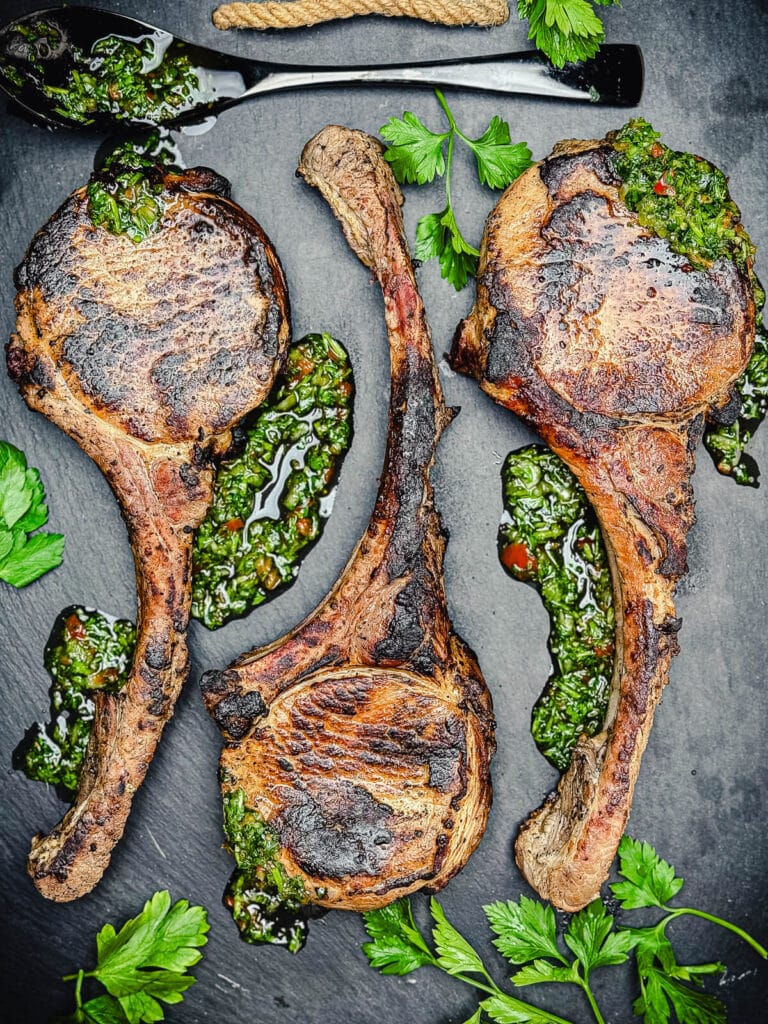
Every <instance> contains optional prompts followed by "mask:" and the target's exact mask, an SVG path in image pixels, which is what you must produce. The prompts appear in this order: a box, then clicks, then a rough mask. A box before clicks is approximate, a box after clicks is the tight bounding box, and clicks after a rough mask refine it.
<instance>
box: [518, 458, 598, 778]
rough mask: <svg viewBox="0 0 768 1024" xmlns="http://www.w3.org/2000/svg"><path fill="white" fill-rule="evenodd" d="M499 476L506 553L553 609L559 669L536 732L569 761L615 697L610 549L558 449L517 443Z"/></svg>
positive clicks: (552, 642)
mask: <svg viewBox="0 0 768 1024" xmlns="http://www.w3.org/2000/svg"><path fill="white" fill-rule="evenodd" d="M501 481H502V493H503V499H504V515H503V518H502V521H501V525H500V526H499V558H500V559H501V562H502V564H503V565H504V567H505V568H506V570H507V571H508V572H509V573H510V575H512V576H513V577H514V578H515V579H518V580H523V581H524V582H526V583H531V584H532V585H533V586H534V587H535V588H536V589H537V590H538V591H539V593H540V594H541V598H542V600H543V602H544V606H545V608H546V609H547V611H548V612H549V615H550V618H551V632H550V638H549V649H550V652H551V654H552V659H553V662H554V668H555V671H554V674H553V675H552V676H551V677H550V679H549V681H548V683H547V686H546V689H545V690H544V693H543V694H542V696H541V697H540V698H539V700H538V702H537V703H536V706H535V708H534V710H533V718H532V724H531V732H532V734H533V738H534V740H535V741H536V744H537V745H538V747H539V749H540V750H541V752H542V753H543V754H544V756H545V757H546V758H547V759H548V760H549V761H551V762H552V764H554V765H555V766H556V767H557V768H559V769H561V770H564V769H565V768H567V767H568V764H569V763H570V759H571V752H572V750H573V747H574V745H575V743H576V741H577V740H578V738H579V736H581V734H582V733H585V732H586V733H588V734H589V735H590V736H594V735H595V733H596V732H599V730H600V729H601V728H602V725H603V721H604V719H605V713H606V709H607V706H608V695H609V690H610V683H611V677H612V674H613V656H614V639H615V629H616V620H615V616H614V609H613V594H612V590H611V573H610V568H609V565H608V558H607V555H606V552H605V548H604V546H603V542H602V538H601V535H600V528H599V526H598V524H597V520H596V518H595V514H594V512H593V511H592V507H591V506H590V504H589V502H588V500H587V497H586V495H585V493H584V491H583V490H582V488H581V486H580V485H579V483H578V482H577V480H576V478H575V477H574V476H573V474H572V473H571V471H570V470H569V469H568V467H567V466H566V465H565V463H563V462H562V461H561V459H559V458H558V457H557V455H555V454H554V452H551V451H550V450H549V449H548V448H544V447H542V446H540V445H528V446H527V447H525V448H521V449H520V450H519V451H515V452H510V454H509V455H508V456H507V458H506V459H505V461H504V465H503V467H502V470H501Z"/></svg>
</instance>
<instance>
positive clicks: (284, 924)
mask: <svg viewBox="0 0 768 1024" xmlns="http://www.w3.org/2000/svg"><path fill="white" fill-rule="evenodd" d="M223 803H224V834H225V835H226V837H227V849H228V850H229V852H230V853H231V854H232V856H233V857H234V858H235V863H236V864H237V867H236V868H235V870H234V872H233V874H232V877H231V878H230V880H229V884H228V885H227V889H226V892H225V893H224V904H225V906H227V907H228V908H229V909H230V911H231V913H232V917H233V919H234V921H235V924H236V925H237V927H238V928H239V929H240V937H241V938H242V939H243V940H244V941H245V942H252V943H270V944H272V945H279V946H287V948H288V949H289V950H290V952H291V953H298V951H299V950H300V949H301V948H302V947H303V945H304V943H305V942H306V941H307V929H308V925H307V921H306V915H305V913H304V905H305V904H306V902H307V892H306V889H305V888H304V883H303V881H302V879H301V878H299V877H291V876H290V875H289V874H288V873H287V871H286V870H285V868H284V867H283V865H282V864H281V863H280V861H279V860H278V859H277V858H278V853H279V852H280V839H279V837H278V835H277V833H276V832H275V830H274V829H273V828H270V826H269V825H268V824H267V823H266V822H265V821H264V819H263V818H262V817H261V815H260V814H259V813H258V811H256V810H255V809H254V808H252V807H248V806H246V803H245V792H244V791H243V790H242V789H237V790H234V791H233V792H230V793H226V794H225V796H224V801H223Z"/></svg>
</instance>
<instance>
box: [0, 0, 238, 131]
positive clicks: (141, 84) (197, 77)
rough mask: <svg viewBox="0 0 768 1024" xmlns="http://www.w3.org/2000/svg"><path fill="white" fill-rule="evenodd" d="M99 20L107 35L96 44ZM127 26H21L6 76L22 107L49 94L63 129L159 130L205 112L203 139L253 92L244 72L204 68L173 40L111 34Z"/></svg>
mask: <svg viewBox="0 0 768 1024" xmlns="http://www.w3.org/2000/svg"><path fill="white" fill-rule="evenodd" d="M99 17H102V18H104V20H105V34H104V36H102V37H101V38H99V39H97V40H96V41H95V42H93V41H92V40H93V36H94V24H93V22H94V18H96V19H98V18H99ZM119 23H120V19H119V16H115V15H111V14H106V13H102V12H98V11H93V12H90V11H89V12H88V14H87V17H85V16H83V17H82V19H80V18H77V17H72V16H71V15H70V18H69V23H68V24H69V27H68V29H67V30H64V29H63V28H61V27H60V26H59V25H58V24H57V22H56V19H55V17H49V18H40V19H38V20H35V19H34V18H27V19H22V21H19V22H15V23H13V24H11V25H9V26H8V27H7V28H6V29H5V31H4V33H3V35H2V38H1V39H0V46H1V47H2V48H1V49H0V75H2V77H3V79H4V81H5V85H6V87H7V88H8V89H9V91H10V92H11V93H12V94H14V95H15V96H17V98H18V99H19V100H20V102H22V103H24V102H25V99H30V100H31V99H32V95H33V94H35V93H37V94H42V95H43V96H45V98H46V99H47V100H48V102H49V103H50V105H51V110H52V112H53V113H54V114H55V115H56V116H57V117H58V118H59V119H60V120H62V121H63V122H65V123H66V122H67V121H69V122H72V123H73V124H77V125H88V126H91V125H92V126H94V127H99V125H100V124H104V123H105V121H107V120H108V121H109V122H110V123H111V122H113V121H114V120H126V121H128V120H130V121H133V122H144V123H147V124H159V123H162V122H167V121H169V120H172V119H173V118H176V117H178V116H179V115H181V114H185V115H190V116H191V117H192V116H193V115H192V112H193V111H195V110H198V109H199V113H200V125H198V128H197V131H198V133H199V131H200V130H202V131H206V130H207V129H208V128H210V127H211V126H212V125H213V123H214V122H215V118H214V117H212V116H210V115H209V114H208V109H209V107H210V106H211V104H213V103H215V102H216V101H218V100H221V99H227V98H234V97H236V96H239V95H241V93H243V92H244V91H245V88H246V86H245V82H244V80H243V77H242V75H241V74H240V73H239V71H237V70H235V69H234V68H231V67H226V66H221V67H213V66H210V65H205V64H201V63H197V62H196V51H195V48H194V47H191V46H189V45H188V44H186V43H184V42H183V41H181V40H177V39H174V37H173V36H172V35H170V33H168V32H164V31H162V30H159V29H157V30H154V31H152V32H146V33H143V34H141V35H132V34H121V33H119V32H115V31H109V29H111V28H112V27H113V26H114V25H115V24H119ZM193 130H194V129H193Z"/></svg>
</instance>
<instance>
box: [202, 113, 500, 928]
mask: <svg viewBox="0 0 768 1024" xmlns="http://www.w3.org/2000/svg"><path fill="white" fill-rule="evenodd" d="M299 174H300V175H302V176H303V177H304V179H305V180H306V181H307V182H308V183H309V184H311V185H314V186H315V187H316V188H318V189H319V190H320V192H321V193H322V195H323V196H324V197H325V198H326V200H327V201H328V203H329V204H330V206H331V208H332V210H333V212H334V213H335V214H336V216H337V217H338V219H339V220H340V221H341V224H342V227H343V229H344V232H345V234H346V237H347V240H348V241H349V243H350V245H351V246H352V248H353V250H354V251H355V253H356V254H357V255H358V257H359V258H360V259H361V261H362V262H363V263H364V264H365V265H366V266H367V267H370V268H371V270H372V272H373V274H374V275H375V277H376V278H377V280H378V282H379V284H380V285H381V288H382V292H383V295H384V309H385V317H386V323H387V330H388V335H389V345H390V357H391V366H392V384H391V396H390V409H389V434H388V444H387V452H386V459H385V464H384V470H383V474H382V477H381V483H380V488H379V493H378V497H377V500H376V505H375V508H374V511H373V514H372V516H371V520H370V523H369V526H368V529H367V530H366V533H365V535H364V536H363V538H362V540H361V541H360V543H359V544H358V546H357V549H356V551H355V552H354V554H353V555H352V557H351V560H350V562H349V563H348V565H347V567H346V568H345V569H344V571H343V573H342V575H341V577H340V578H339V580H338V581H337V583H336V584H335V586H334V587H333V589H332V591H331V593H330V594H329V595H328V596H327V597H326V598H325V600H324V601H323V602H322V603H321V604H320V606H319V607H318V608H317V609H316V610H315V611H314V612H313V613H312V614H311V615H310V616H309V618H308V619H306V620H305V621H304V622H303V623H302V624H301V625H300V626H299V627H298V628H297V629H296V630H294V631H293V632H292V633H291V634H289V635H288V636H286V637H284V638H282V639H281V640H278V641H276V642H275V643H274V644H272V645H271V646H270V647H268V648H266V649H264V650H260V651H259V650H256V651H253V652H251V653H250V654H246V655H244V656H243V657H241V658H240V659H239V660H238V661H236V662H235V663H234V664H233V665H232V666H231V667H230V668H229V669H228V670H226V671H223V672H212V673H208V674H206V675H205V676H204V677H203V681H202V687H203V692H204V696H205V701H206V704H207V706H208V709H209V711H210V712H211V714H212V715H213V717H214V718H215V720H216V722H217V723H218V725H219V727H220V728H221V730H222V733H223V736H224V739H225V745H224V749H223V751H222V755H221V769H222V779H223V788H224V792H225V793H227V792H232V791H236V790H243V791H244V793H245V802H246V804H247V805H248V806H249V807H251V808H253V809H254V810H255V811H256V812H257V813H258V814H259V815H260V816H261V817H262V818H263V819H264V820H265V821H266V822H267V823H268V825H269V826H270V827H271V828H272V829H273V830H274V832H275V833H276V834H277V836H278V839H279V844H280V850H279V854H278V858H279V861H280V863H281V865H282V866H283V868H284V869H285V871H286V872H287V874H288V875H289V876H291V877H299V878H301V880H302V881H303V883H304V886H305V888H306V892H307V894H308V896H309V899H310V900H311V901H312V902H315V903H319V904H321V905H323V906H327V907H337V908H346V909H354V910H364V909H370V908H373V907H378V906H382V905H384V904H386V903H389V902H391V901H392V900H394V899H396V898H398V897H400V896H404V895H406V894H407V893H410V892H413V891H414V890H416V889H418V888H421V887H424V886H428V887H429V888H430V889H432V890H435V889H438V888H439V887H440V886H442V885H443V884H444V883H445V882H447V881H448V879H449V878H451V876H452V875H453V874H455V872H456V871H458V870H459V869H460V868H461V867H462V866H463V865H464V863H465V862H466V860H467V858H468V857H469V856H470V854H471V853H472V851H473V850H474V848H475V847H476V846H477V843H478V842H479V840H480V837H481V836H482V833H483V830H484V828H485V823H486V818H487V815H488V808H489V804H490V783H489V774H488V766H489V760H490V757H491V754H492V752H493V749H494V741H493V719H492V712H491V701H490V697H489V694H488V691H487V689H486V687H485V683H484V681H483V677H482V675H481V673H480V669H479V667H478V664H477V661H476V659H475V656H474V654H473V653H472V652H471V651H470V650H469V649H468V648H467V647H466V645H465V644H464V643H463V642H462V641H461V640H460V639H459V637H457V636H456V634H455V633H454V632H453V630H452V628H451V623H450V620H449V618H448V611H447V608H446V602H445V592H444V582H443V555H444V550H445V537H444V534H443V532H442V528H441V525H440V519H439V516H438V513H437V512H436V510H435V507H434V503H433V498H432V488H431V485H430V482H429V475H430V470H431V467H432V463H433V460H434V455H435V449H436V446H437V443H438V440H439V437H440V433H441V431H442V430H443V428H444V427H445V426H446V425H447V423H448V422H449V420H450V419H451V414H450V412H449V410H447V409H446V407H445V405H444V402H443V397H442V391H441V387H440V381H439V378H438V374H437V368H436V366H435V361H434V356H433V352H432V345H431V341H430V334H429V327H428V325H427V321H426V318H425V314H424V307H423V305H422V301H421V297H420V296H419V293H418V291H417V288H416V282H415V279H414V273H413V268H412V266H411V261H410V257H409V255H408V250H407V246H406V242H405V238H404V231H403V222H402V216H401V211H400V206H401V203H402V196H401V194H400V190H399V188H398V187H397V185H396V183H395V181H394V178H393V176H392V172H391V170H390V168H389V166H388V164H387V163H386V162H385V161H384V160H383V159H382V155H381V146H380V145H379V143H378V142H376V140H374V139H372V138H371V137H369V136H367V135H364V134H363V133H361V132H356V131H350V130H348V129H345V128H340V127H328V128H325V129H323V131H321V132H320V133H319V134H318V135H317V136H316V137H315V138H314V139H312V140H311V141H310V142H309V143H308V144H307V146H306V147H305V149H304V152H303V154H302V157H301V162H300V164H299Z"/></svg>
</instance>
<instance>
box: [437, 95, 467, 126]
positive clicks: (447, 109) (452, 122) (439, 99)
mask: <svg viewBox="0 0 768 1024" xmlns="http://www.w3.org/2000/svg"><path fill="white" fill-rule="evenodd" d="M435 96H437V102H438V103H439V104H440V106H441V107H442V108H443V110H444V111H445V116H446V117H447V118H448V124H449V125H450V128H451V134H452V135H453V134H454V132H459V129H458V128H457V127H456V122H455V120H454V118H453V113H452V111H451V108H450V107H449V106H448V102H447V100H446V98H445V96H443V94H442V93H441V92H440V90H439V89H435ZM459 135H461V132H459Z"/></svg>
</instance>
